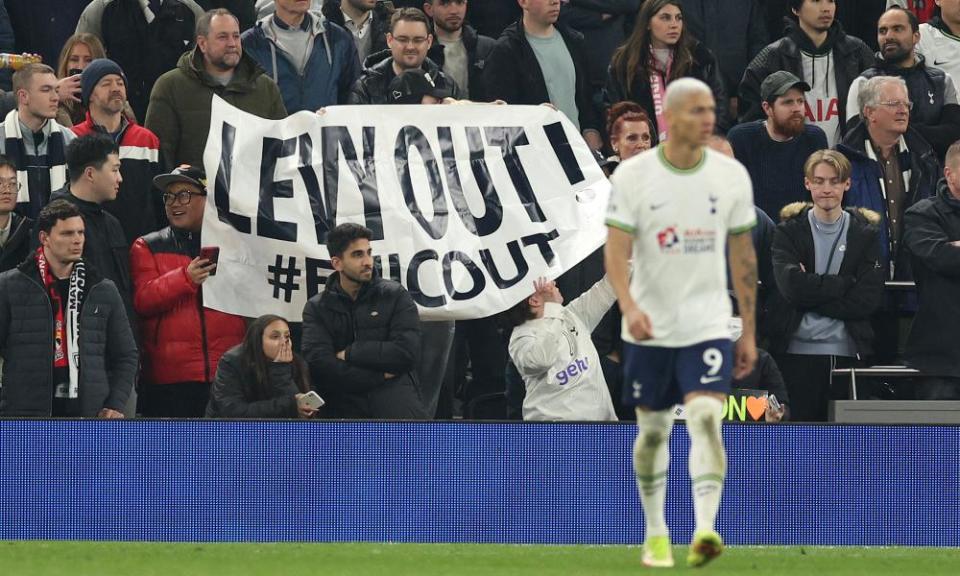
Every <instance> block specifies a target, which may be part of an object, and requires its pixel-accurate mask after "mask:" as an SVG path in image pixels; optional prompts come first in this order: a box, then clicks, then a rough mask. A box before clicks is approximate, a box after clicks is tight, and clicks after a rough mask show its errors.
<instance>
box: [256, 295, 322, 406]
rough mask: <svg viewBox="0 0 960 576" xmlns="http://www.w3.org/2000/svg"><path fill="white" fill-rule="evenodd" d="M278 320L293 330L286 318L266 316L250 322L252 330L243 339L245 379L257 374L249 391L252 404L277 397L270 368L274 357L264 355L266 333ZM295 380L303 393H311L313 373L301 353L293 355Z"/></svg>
mask: <svg viewBox="0 0 960 576" xmlns="http://www.w3.org/2000/svg"><path fill="white" fill-rule="evenodd" d="M277 320H281V321H283V322H284V323H285V324H287V327H288V328H289V326H290V323H289V322H287V320H286V318H284V317H282V316H276V315H274V314H264V315H263V316H261V317H259V318H257V319H256V320H254V321H253V322H251V323H250V327H249V328H247V333H246V334H245V335H244V337H243V343H242V344H241V346H242V348H241V351H242V354H241V356H240V367H241V369H242V372H241V373H242V374H243V375H244V378H246V377H247V375H253V382H252V386H251V387H250V389H249V392H250V393H252V395H251V397H249V398H247V400H248V401H250V402H256V401H259V400H269V399H270V398H272V397H273V395H274V392H273V387H272V386H271V385H270V377H269V369H270V365H271V364H272V363H273V358H267V355H266V354H264V353H263V333H264V332H266V330H267V326H269V325H271V324H273V323H274V322H276V321H277ZM293 381H294V383H295V384H296V385H297V389H299V390H300V391H301V392H309V391H310V371H309V369H308V368H307V364H306V362H304V361H303V358H301V357H300V355H298V354H294V355H293Z"/></svg>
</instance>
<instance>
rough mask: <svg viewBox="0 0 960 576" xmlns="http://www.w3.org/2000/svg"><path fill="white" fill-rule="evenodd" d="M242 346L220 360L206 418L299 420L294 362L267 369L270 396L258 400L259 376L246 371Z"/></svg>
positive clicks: (271, 366)
mask: <svg viewBox="0 0 960 576" xmlns="http://www.w3.org/2000/svg"><path fill="white" fill-rule="evenodd" d="M242 360H243V345H242V344H239V345H237V346H234V347H233V348H231V349H230V350H228V351H227V352H226V353H225V354H224V355H223V356H221V357H220V364H219V365H218V366H217V377H216V379H215V380H214V382H213V388H211V389H210V403H209V404H207V413H206V414H205V417H206V418H297V416H298V413H297V399H296V395H297V394H299V393H300V388H298V387H297V383H296V382H295V381H294V378H293V374H294V372H293V363H290V362H272V363H270V365H269V366H268V367H267V379H268V380H269V381H270V391H271V393H270V397H269V398H258V397H257V396H258V393H257V391H256V389H255V386H254V382H256V375H255V374H254V373H253V371H252V370H244V368H243V361H242Z"/></svg>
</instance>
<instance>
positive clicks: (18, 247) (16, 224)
mask: <svg viewBox="0 0 960 576" xmlns="http://www.w3.org/2000/svg"><path fill="white" fill-rule="evenodd" d="M10 218H12V221H11V222H10V236H9V237H7V242H6V243H5V244H4V245H3V247H2V248H0V272H6V271H7V270H12V269H13V268H16V267H17V266H19V265H20V263H21V262H23V260H24V259H25V258H26V257H27V254H29V253H30V244H31V242H30V234H31V230H32V229H33V220H31V219H30V218H27V217H26V216H21V215H19V214H17V213H16V212H11V213H10Z"/></svg>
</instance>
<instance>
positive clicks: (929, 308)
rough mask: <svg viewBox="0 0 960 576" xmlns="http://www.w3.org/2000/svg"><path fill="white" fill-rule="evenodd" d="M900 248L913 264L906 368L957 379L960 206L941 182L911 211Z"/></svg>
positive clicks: (959, 362)
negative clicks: (915, 306) (916, 299)
mask: <svg viewBox="0 0 960 576" xmlns="http://www.w3.org/2000/svg"><path fill="white" fill-rule="evenodd" d="M904 228H905V233H904V237H903V241H904V246H905V247H906V248H907V251H908V252H909V253H910V255H911V257H912V258H913V277H914V279H915V280H916V282H917V289H918V290H919V293H920V309H919V310H918V311H917V315H916V317H915V318H914V320H913V325H912V326H911V327H910V336H909V337H908V338H907V347H906V351H905V354H904V356H905V357H906V361H907V365H908V366H910V367H911V368H916V369H917V370H920V371H922V372H924V373H927V374H932V375H935V376H950V377H954V378H957V377H960V341H958V340H957V338H956V337H954V336H953V335H954V334H956V330H957V326H960V298H957V296H958V295H960V248H958V247H957V246H954V245H952V243H953V242H957V241H960V200H957V199H956V198H954V197H953V195H952V194H951V193H950V190H949V188H947V183H946V181H944V180H940V183H939V184H938V189H937V195H936V196H934V197H932V198H926V199H923V200H920V201H919V202H917V203H916V204H914V205H913V206H911V207H910V208H909V209H908V210H907V213H906V216H905V217H904Z"/></svg>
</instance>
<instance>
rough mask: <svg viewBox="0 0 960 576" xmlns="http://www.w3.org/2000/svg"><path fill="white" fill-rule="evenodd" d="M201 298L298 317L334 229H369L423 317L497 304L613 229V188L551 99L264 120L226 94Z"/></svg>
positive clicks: (216, 139)
mask: <svg viewBox="0 0 960 576" xmlns="http://www.w3.org/2000/svg"><path fill="white" fill-rule="evenodd" d="M204 164H205V168H206V172H207V177H208V191H209V195H208V197H207V210H206V212H205V214H204V222H203V233H202V237H203V245H204V246H218V247H219V248H220V259H219V266H218V267H217V274H216V276H213V277H211V278H210V279H209V280H208V281H207V282H206V283H205V284H204V290H203V299H204V304H205V305H206V306H209V307H211V308H214V309H216V310H221V311H224V312H229V313H233V314H240V315H243V316H250V317H255V316H259V315H262V314H267V313H272V314H279V315H281V316H284V317H286V318H287V319H289V320H291V321H299V320H300V318H301V313H302V311H303V306H304V304H305V303H306V301H307V299H308V298H310V297H311V296H313V295H315V294H317V293H319V292H321V291H322V290H323V285H324V283H325V280H326V277H327V276H329V275H330V274H331V273H332V272H333V266H332V265H331V263H330V257H329V254H328V253H327V249H326V246H325V244H326V235H327V233H328V231H329V230H332V229H333V228H334V227H335V226H336V225H337V224H342V223H344V222H353V223H357V224H361V225H364V226H366V227H367V228H370V229H371V230H372V231H373V240H372V242H371V247H372V249H373V254H374V258H375V265H376V266H377V267H378V268H379V270H380V275H382V276H383V277H386V278H393V279H395V280H398V281H399V282H401V283H402V284H403V285H404V286H405V287H406V288H407V289H408V290H409V291H410V293H411V295H412V296H413V298H414V300H415V301H416V302H417V304H418V306H419V307H420V313H421V317H422V318H424V319H469V318H480V317H483V316H489V315H491V314H496V313H498V312H501V311H503V310H506V309H508V308H509V307H511V306H513V305H514V304H516V303H517V302H519V301H520V300H522V299H523V298H525V297H527V296H529V295H530V294H531V293H532V292H533V287H532V286H533V280H534V279H536V278H537V277H539V276H547V277H550V278H556V277H557V276H559V275H560V274H561V273H563V272H564V271H566V270H568V269H570V268H571V267H572V266H574V265H575V264H577V263H579V262H580V261H581V260H583V259H584V258H586V257H587V256H588V255H589V254H590V253H592V252H593V251H595V250H596V249H597V248H599V247H600V246H601V245H602V244H603V242H604V241H605V239H606V229H605V227H604V225H603V219H604V211H605V209H606V204H607V200H608V198H609V193H610V188H609V183H608V182H607V180H606V178H605V177H604V175H603V172H602V171H601V169H600V168H599V167H598V166H597V164H596V162H595V161H594V160H593V157H592V155H591V153H590V150H589V149H588V148H587V145H586V144H585V143H584V141H583V139H582V138H581V136H580V134H579V133H578V132H577V129H576V128H575V127H574V126H573V124H571V123H570V122H569V120H567V119H566V117H565V116H564V115H563V114H561V113H559V112H557V111H555V110H552V109H550V108H548V107H546V106H495V105H492V104H469V105H438V106H342V107H331V108H328V109H327V110H326V113H325V114H323V115H317V114H313V113H309V112H300V113H297V114H294V115H292V116H290V117H289V118H286V119H284V120H276V121H274V120H265V119H262V118H258V117H255V116H251V115H250V114H247V113H245V112H242V111H240V110H238V109H236V108H234V107H233V106H231V105H229V104H227V103H226V102H224V101H223V100H221V99H219V98H217V97H214V101H213V111H212V119H211V122H210V135H209V138H208V140H207V147H206V150H205V152H204Z"/></svg>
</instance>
